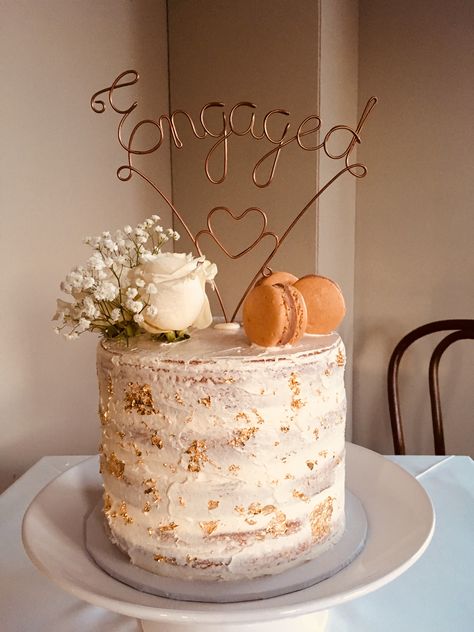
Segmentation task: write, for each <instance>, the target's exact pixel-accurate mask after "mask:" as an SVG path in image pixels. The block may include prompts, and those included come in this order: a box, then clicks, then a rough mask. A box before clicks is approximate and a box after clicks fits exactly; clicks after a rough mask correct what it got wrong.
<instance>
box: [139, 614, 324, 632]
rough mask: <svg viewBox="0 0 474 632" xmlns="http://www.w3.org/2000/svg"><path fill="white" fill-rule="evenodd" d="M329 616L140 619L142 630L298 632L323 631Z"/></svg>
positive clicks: (149, 631)
mask: <svg viewBox="0 0 474 632" xmlns="http://www.w3.org/2000/svg"><path fill="white" fill-rule="evenodd" d="M328 618H329V610H321V611H319V612H313V613H312V614H307V615H304V616H302V617H295V618H292V619H291V621H288V619H279V620H275V621H265V622H263V623H249V624H247V625H245V624H241V623H239V624H237V625H226V624H225V623H222V621H221V622H219V623H216V624H215V625H212V624H211V625H210V624H209V623H205V624H202V625H200V624H197V623H189V624H188V623H172V622H169V623H158V622H157V621H143V620H141V621H140V624H141V626H142V630H143V632H288V628H289V626H290V629H291V630H298V632H324V630H325V629H326V626H327V622H328Z"/></svg>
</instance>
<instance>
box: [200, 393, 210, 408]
mask: <svg viewBox="0 0 474 632" xmlns="http://www.w3.org/2000/svg"><path fill="white" fill-rule="evenodd" d="M198 402H199V403H200V404H202V405H203V406H205V407H206V408H210V407H211V397H210V395H208V396H207V397H201V399H198Z"/></svg>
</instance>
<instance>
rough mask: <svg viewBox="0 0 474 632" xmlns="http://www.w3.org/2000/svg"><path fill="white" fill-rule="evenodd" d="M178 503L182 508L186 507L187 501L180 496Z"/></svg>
mask: <svg viewBox="0 0 474 632" xmlns="http://www.w3.org/2000/svg"><path fill="white" fill-rule="evenodd" d="M178 502H179V504H180V506H181V507H186V501H185V500H184V498H183V497H182V496H178Z"/></svg>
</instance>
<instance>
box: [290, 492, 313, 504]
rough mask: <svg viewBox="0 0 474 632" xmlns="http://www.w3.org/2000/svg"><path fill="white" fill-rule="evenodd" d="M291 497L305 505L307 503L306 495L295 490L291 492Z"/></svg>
mask: <svg viewBox="0 0 474 632" xmlns="http://www.w3.org/2000/svg"><path fill="white" fill-rule="evenodd" d="M293 497H294V498H299V499H300V500H303V501H304V502H305V503H308V502H309V498H308V496H306V494H303V492H299V491H298V490H297V489H294V490H293Z"/></svg>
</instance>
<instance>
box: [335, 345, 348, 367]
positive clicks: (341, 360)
mask: <svg viewBox="0 0 474 632" xmlns="http://www.w3.org/2000/svg"><path fill="white" fill-rule="evenodd" d="M336 362H337V366H344V364H345V362H346V359H345V357H344V354H343V353H342V351H341V349H339V351H338V352H337V356H336Z"/></svg>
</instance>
